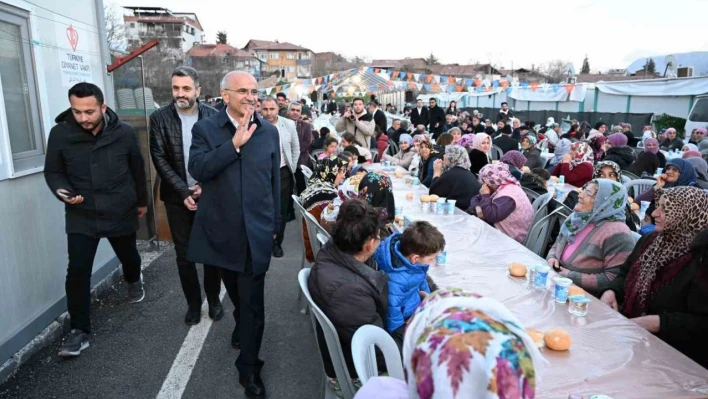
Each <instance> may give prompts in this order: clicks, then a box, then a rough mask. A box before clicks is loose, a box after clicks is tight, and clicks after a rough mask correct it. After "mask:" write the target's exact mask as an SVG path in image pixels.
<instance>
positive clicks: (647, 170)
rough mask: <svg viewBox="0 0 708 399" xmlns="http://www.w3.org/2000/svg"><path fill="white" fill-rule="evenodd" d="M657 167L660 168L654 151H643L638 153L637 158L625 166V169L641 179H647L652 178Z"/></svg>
mask: <svg viewBox="0 0 708 399" xmlns="http://www.w3.org/2000/svg"><path fill="white" fill-rule="evenodd" d="M657 168H660V166H659V157H658V156H657V155H656V154H654V153H651V152H649V151H644V152H642V153H640V154H639V156H638V157H637V160H636V161H634V162H633V163H632V165H630V167H629V168H627V171H628V172H630V173H632V174H634V175H635V176H638V177H639V178H641V179H647V178H653V176H654V174H656V169H657Z"/></svg>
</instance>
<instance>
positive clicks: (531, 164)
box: [521, 134, 545, 169]
mask: <svg viewBox="0 0 708 399" xmlns="http://www.w3.org/2000/svg"><path fill="white" fill-rule="evenodd" d="M521 155H523V156H524V157H526V164H525V165H524V166H527V167H528V168H529V169H534V168H542V167H543V165H544V164H545V161H544V160H543V157H541V150H539V149H538V148H536V137H534V136H533V135H530V134H527V135H526V136H524V137H523V138H522V139H521Z"/></svg>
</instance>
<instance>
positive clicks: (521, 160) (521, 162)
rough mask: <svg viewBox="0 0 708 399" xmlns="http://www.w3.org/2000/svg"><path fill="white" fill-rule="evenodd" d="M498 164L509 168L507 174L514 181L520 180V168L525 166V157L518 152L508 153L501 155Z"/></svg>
mask: <svg viewBox="0 0 708 399" xmlns="http://www.w3.org/2000/svg"><path fill="white" fill-rule="evenodd" d="M499 162H501V163H505V164H506V165H507V166H508V167H509V172H511V175H512V176H514V178H515V179H516V180H521V174H522V172H521V168H523V167H524V166H526V157H525V156H524V155H523V154H521V153H520V152H519V151H514V150H512V151H509V152H507V153H506V154H504V155H502V157H501V159H500V160H499Z"/></svg>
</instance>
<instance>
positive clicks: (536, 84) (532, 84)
mask: <svg viewBox="0 0 708 399" xmlns="http://www.w3.org/2000/svg"><path fill="white" fill-rule="evenodd" d="M536 89H538V82H531V91H536Z"/></svg>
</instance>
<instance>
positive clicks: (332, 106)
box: [320, 102, 337, 114]
mask: <svg viewBox="0 0 708 399" xmlns="http://www.w3.org/2000/svg"><path fill="white" fill-rule="evenodd" d="M320 110H321V111H322V113H323V114H333V113H335V112H337V104H336V103H333V102H328V103H326V104H325V103H322V106H321V107H320Z"/></svg>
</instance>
